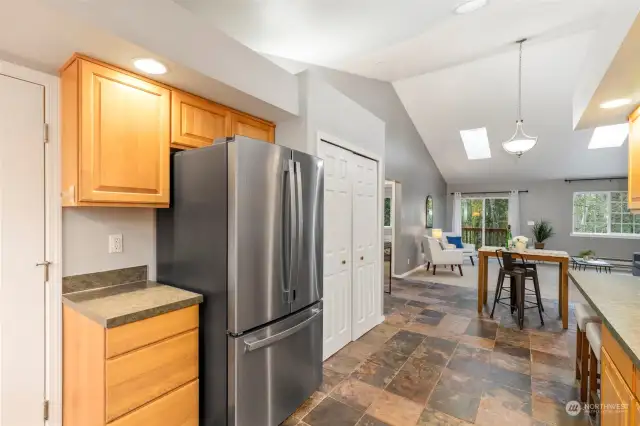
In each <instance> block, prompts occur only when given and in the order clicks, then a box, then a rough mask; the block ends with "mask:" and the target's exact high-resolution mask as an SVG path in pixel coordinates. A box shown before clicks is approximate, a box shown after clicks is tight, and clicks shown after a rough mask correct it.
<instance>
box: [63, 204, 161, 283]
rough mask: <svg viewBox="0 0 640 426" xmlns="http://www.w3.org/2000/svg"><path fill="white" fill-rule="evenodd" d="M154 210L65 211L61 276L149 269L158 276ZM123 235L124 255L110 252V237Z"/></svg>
mask: <svg viewBox="0 0 640 426" xmlns="http://www.w3.org/2000/svg"><path fill="white" fill-rule="evenodd" d="M155 217H156V216H155V210H154V209H145V208H122V207H74V208H72V207H69V208H64V209H62V259H63V260H62V275H63V276H69V275H79V274H88V273H91V272H102V271H108V270H111V269H121V268H127V267H130V266H140V265H147V266H149V279H155V277H156V225H155V223H156V222H155ZM111 234H122V247H123V250H122V253H111V254H109V253H108V248H109V235H111Z"/></svg>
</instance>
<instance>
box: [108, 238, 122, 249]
mask: <svg viewBox="0 0 640 426" xmlns="http://www.w3.org/2000/svg"><path fill="white" fill-rule="evenodd" d="M109 253H122V234H114V235H109Z"/></svg>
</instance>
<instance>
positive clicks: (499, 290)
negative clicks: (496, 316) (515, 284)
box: [489, 270, 504, 319]
mask: <svg viewBox="0 0 640 426" xmlns="http://www.w3.org/2000/svg"><path fill="white" fill-rule="evenodd" d="M503 283H504V272H502V270H500V272H499V273H498V283H497V284H496V295H495V297H494V298H493V308H491V315H489V318H491V319H493V313H494V312H495V311H496V305H497V304H498V300H500V295H501V294H502V284H503Z"/></svg>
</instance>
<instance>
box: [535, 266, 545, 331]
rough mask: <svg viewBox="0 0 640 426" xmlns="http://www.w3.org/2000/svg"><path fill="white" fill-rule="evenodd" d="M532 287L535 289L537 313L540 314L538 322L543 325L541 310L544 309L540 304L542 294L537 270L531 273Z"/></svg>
mask: <svg viewBox="0 0 640 426" xmlns="http://www.w3.org/2000/svg"><path fill="white" fill-rule="evenodd" d="M533 287H534V288H535V291H536V300H537V301H538V313H539V314H540V322H541V323H542V325H544V319H542V311H544V307H543V306H542V296H541V295H540V281H538V272H537V271H536V273H535V274H534V275H533Z"/></svg>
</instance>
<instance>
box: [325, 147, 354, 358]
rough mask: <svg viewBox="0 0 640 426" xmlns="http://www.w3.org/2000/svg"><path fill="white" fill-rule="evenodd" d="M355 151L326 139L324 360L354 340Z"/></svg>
mask: <svg viewBox="0 0 640 426" xmlns="http://www.w3.org/2000/svg"><path fill="white" fill-rule="evenodd" d="M351 157H352V154H351V152H349V151H347V150H345V149H342V148H338V147H337V146H335V145H331V144H329V143H326V142H322V143H321V145H320V158H322V159H323V160H324V188H325V189H324V316H323V318H324V319H323V345H322V347H323V354H322V355H323V359H327V358H329V357H330V356H331V355H333V354H334V353H335V352H337V351H338V350H339V349H340V348H342V347H344V346H345V345H346V344H348V343H349V342H350V341H351V182H350V178H349V161H350V159H351Z"/></svg>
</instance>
